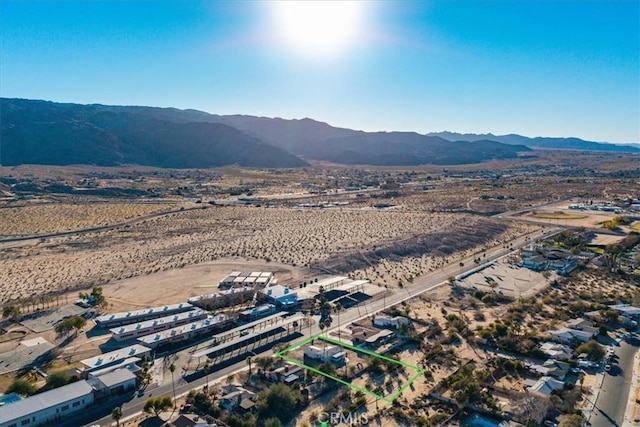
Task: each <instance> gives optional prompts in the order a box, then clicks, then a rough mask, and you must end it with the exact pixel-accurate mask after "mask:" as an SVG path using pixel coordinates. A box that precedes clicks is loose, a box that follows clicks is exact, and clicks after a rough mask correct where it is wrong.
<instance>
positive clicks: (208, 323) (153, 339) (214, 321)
mask: <svg viewBox="0 0 640 427" xmlns="http://www.w3.org/2000/svg"><path fill="white" fill-rule="evenodd" d="M230 319H231V318H230V317H229V316H226V315H223V314H220V315H217V316H213V317H210V318H208V319H202V320H198V321H196V322H192V323H187V324H186V325H182V326H178V327H176V328H171V329H167V330H164V331H162V332H158V333H155V334H150V335H145V336H143V337H140V338H138V341H140V342H142V343H145V344H154V343H160V342H163V341H166V340H168V339H171V338H173V337H181V336H186V335H188V334H192V333H195V332H197V331H200V330H203V329H204V330H206V329H209V328H213V327H216V326H217V325H220V324H222V323H225V322H228V321H229V320H230Z"/></svg>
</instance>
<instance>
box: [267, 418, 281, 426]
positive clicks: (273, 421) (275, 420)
mask: <svg viewBox="0 0 640 427" xmlns="http://www.w3.org/2000/svg"><path fill="white" fill-rule="evenodd" d="M264 427H282V422H280V420H279V419H278V418H269V419H268V420H266V421H265V422H264Z"/></svg>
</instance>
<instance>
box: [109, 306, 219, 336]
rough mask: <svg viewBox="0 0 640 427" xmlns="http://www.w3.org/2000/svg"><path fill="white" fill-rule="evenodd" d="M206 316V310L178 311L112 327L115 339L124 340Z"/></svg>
mask: <svg viewBox="0 0 640 427" xmlns="http://www.w3.org/2000/svg"><path fill="white" fill-rule="evenodd" d="M206 317H207V312H206V311H204V310H200V309H198V310H192V311H186V312H184V313H177V314H173V315H170V316H165V317H160V318H158V319H151V320H145V321H144V322H139V323H132V324H130V325H124V326H120V327H118V328H113V329H111V333H112V334H113V339H115V340H116V341H124V340H129V339H133V338H138V337H142V336H144V335H149V334H153V333H155V332H160V331H164V330H165V329H170V328H175V327H177V326H180V325H184V324H185V323H190V322H194V321H196V320H200V319H204V318H206Z"/></svg>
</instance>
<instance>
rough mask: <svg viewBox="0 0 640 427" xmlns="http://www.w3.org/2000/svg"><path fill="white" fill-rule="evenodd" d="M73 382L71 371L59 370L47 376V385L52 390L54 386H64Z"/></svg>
mask: <svg viewBox="0 0 640 427" xmlns="http://www.w3.org/2000/svg"><path fill="white" fill-rule="evenodd" d="M70 382H71V375H70V374H69V371H58V372H54V373H52V374H49V376H47V385H46V386H45V387H46V389H47V390H51V389H53V388H58V387H62V386H63V385H67V384H69V383H70Z"/></svg>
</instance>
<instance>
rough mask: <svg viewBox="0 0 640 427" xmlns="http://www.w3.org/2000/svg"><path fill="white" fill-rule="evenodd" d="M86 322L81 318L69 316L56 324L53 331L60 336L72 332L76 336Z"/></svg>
mask: <svg viewBox="0 0 640 427" xmlns="http://www.w3.org/2000/svg"><path fill="white" fill-rule="evenodd" d="M86 324H87V320H86V319H85V318H84V317H82V316H78V315H75V316H69V317H67V318H65V319H62V320H61V321H59V322H58V323H56V325H55V327H54V330H55V331H56V333H58V334H60V335H68V334H69V332H71V331H72V330H74V331H75V334H76V335H78V332H79V331H80V329H82V328H84V327H85V325H86Z"/></svg>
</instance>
